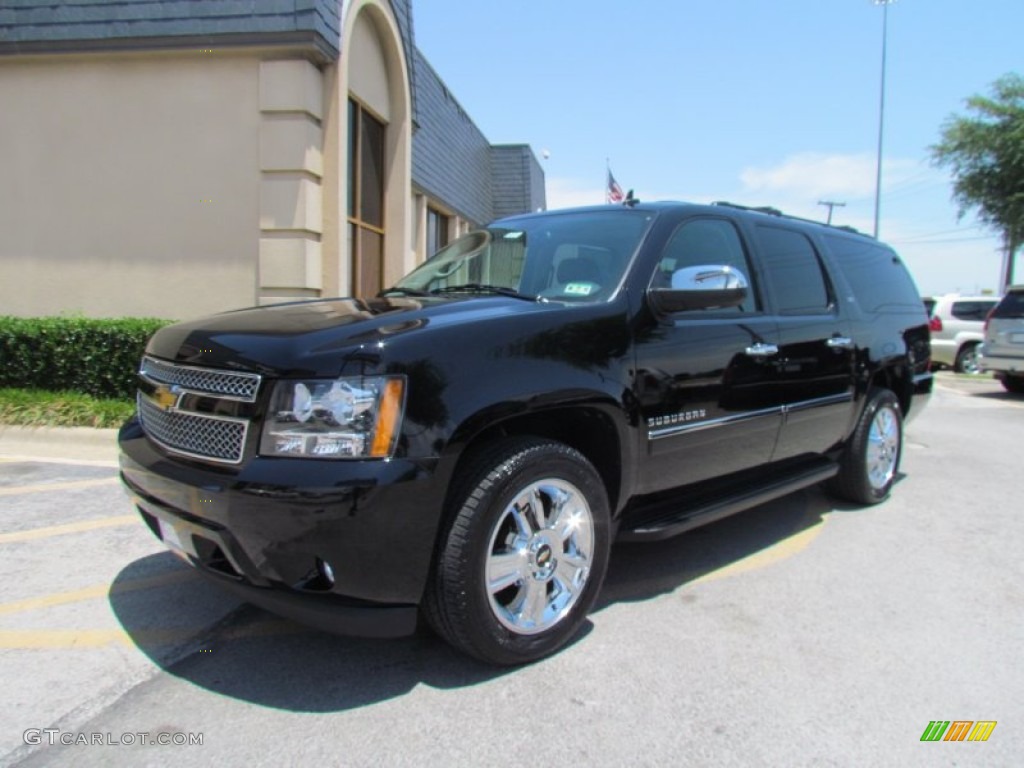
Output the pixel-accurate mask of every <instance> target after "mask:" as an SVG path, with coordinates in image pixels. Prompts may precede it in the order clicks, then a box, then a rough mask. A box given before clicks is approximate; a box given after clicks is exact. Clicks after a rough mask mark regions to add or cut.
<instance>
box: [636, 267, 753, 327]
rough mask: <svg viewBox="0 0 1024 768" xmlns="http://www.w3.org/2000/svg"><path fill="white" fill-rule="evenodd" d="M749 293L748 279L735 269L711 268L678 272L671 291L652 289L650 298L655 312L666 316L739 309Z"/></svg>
mask: <svg viewBox="0 0 1024 768" xmlns="http://www.w3.org/2000/svg"><path fill="white" fill-rule="evenodd" d="M749 289H750V283H749V282H748V281H747V278H746V275H744V274H743V273H742V272H740V271H739V270H738V269H736V268H735V267H730V266H726V265H724V264H708V265H701V266H698V267H684V268H683V269H679V270H676V271H675V272H673V273H672V286H671V287H670V288H651V289H649V290H648V291H647V297H648V300H649V301H650V303H651V306H652V307H653V308H654V310H655V311H656V312H658V313H659V314H664V315H667V314H672V313H674V312H685V311H688V310H692V309H727V308H728V307H736V306H739V305H740V304H742V303H743V301H744V300H745V299H746V298H747V294H748V292H749Z"/></svg>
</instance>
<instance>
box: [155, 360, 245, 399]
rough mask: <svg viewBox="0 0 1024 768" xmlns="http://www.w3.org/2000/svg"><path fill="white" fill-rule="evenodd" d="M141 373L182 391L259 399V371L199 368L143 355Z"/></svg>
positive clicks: (226, 397)
mask: <svg viewBox="0 0 1024 768" xmlns="http://www.w3.org/2000/svg"><path fill="white" fill-rule="evenodd" d="M139 373H140V374H142V376H144V377H145V378H147V379H149V380H150V381H153V382H156V383H158V384H170V385H172V386H175V387H177V388H178V390H180V391H182V392H192V393H195V394H199V395H213V396H216V397H221V398H224V399H225V400H241V401H242V402H245V403H254V402H256V393H257V391H258V390H259V388H260V378H261V377H260V375H259V374H258V373H236V372H235V371H221V370H214V369H213V368H197V367H195V366H192V365H178V364H176V363H167V362H164V361H163V360H157V359H156V358H153V357H143V358H142V365H141V367H140V368H139Z"/></svg>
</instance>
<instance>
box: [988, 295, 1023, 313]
mask: <svg viewBox="0 0 1024 768" xmlns="http://www.w3.org/2000/svg"><path fill="white" fill-rule="evenodd" d="M992 317H1024V291H1013V292H1012V293H1008V294H1006V295H1005V296H1004V297H1003V300H1002V301H1000V302H999V305H998V306H997V307H996V311H995V312H993V313H992Z"/></svg>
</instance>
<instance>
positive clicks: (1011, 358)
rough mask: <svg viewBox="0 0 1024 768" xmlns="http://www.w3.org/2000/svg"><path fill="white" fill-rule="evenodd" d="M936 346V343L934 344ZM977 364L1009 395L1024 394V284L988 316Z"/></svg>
mask: <svg viewBox="0 0 1024 768" xmlns="http://www.w3.org/2000/svg"><path fill="white" fill-rule="evenodd" d="M933 343H934V342H933ZM979 353H980V354H979V355H978V363H979V365H980V366H981V370H983V371H991V372H992V373H993V374H995V377H996V378H997V379H999V381H1001V382H1002V383H1003V387H1004V388H1005V389H1006V391H1007V392H1019V393H1024V285H1014V286H1012V287H1010V289H1009V290H1007V292H1006V295H1005V296H1003V298H1002V300H1001V301H1000V302H999V303H998V304H997V305H996V307H995V309H993V310H992V312H991V313H989V316H988V319H987V320H986V321H985V340H984V343H983V344H982V345H981V347H980V348H979Z"/></svg>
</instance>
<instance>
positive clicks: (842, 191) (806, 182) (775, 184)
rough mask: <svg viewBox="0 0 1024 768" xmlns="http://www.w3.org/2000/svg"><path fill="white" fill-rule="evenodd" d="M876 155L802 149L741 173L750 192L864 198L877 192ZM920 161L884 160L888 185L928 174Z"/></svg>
mask: <svg viewBox="0 0 1024 768" xmlns="http://www.w3.org/2000/svg"><path fill="white" fill-rule="evenodd" d="M875 163H876V160H875V155H874V154H873V153H871V152H861V153H860V154H828V153H825V152H800V153H797V154H795V155H790V156H789V157H787V158H785V159H784V160H783V161H782V162H781V163H778V164H776V165H772V166H767V167H748V168H744V169H743V171H742V172H741V173H740V181H742V182H743V188H744V190H745V191H746V192H749V193H771V194H773V195H776V196H777V195H780V194H781V195H784V196H786V197H794V198H797V197H799V198H804V199H810V198H814V199H817V198H823V197H828V198H832V199H836V198H839V199H842V198H844V197H845V198H864V197H872V196H874V193H875V172H876V164H875ZM928 174H929V172H928V171H922V169H921V167H920V166H919V164H918V163H917V162H916V161H913V160H906V159H901V158H892V159H887V160H885V161H884V162H883V164H882V178H883V180H884V182H885V187H886V188H890V187H893V186H895V185H899V184H905V183H907V182H909V181H910V180H911V177H919V176H922V175H928Z"/></svg>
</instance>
